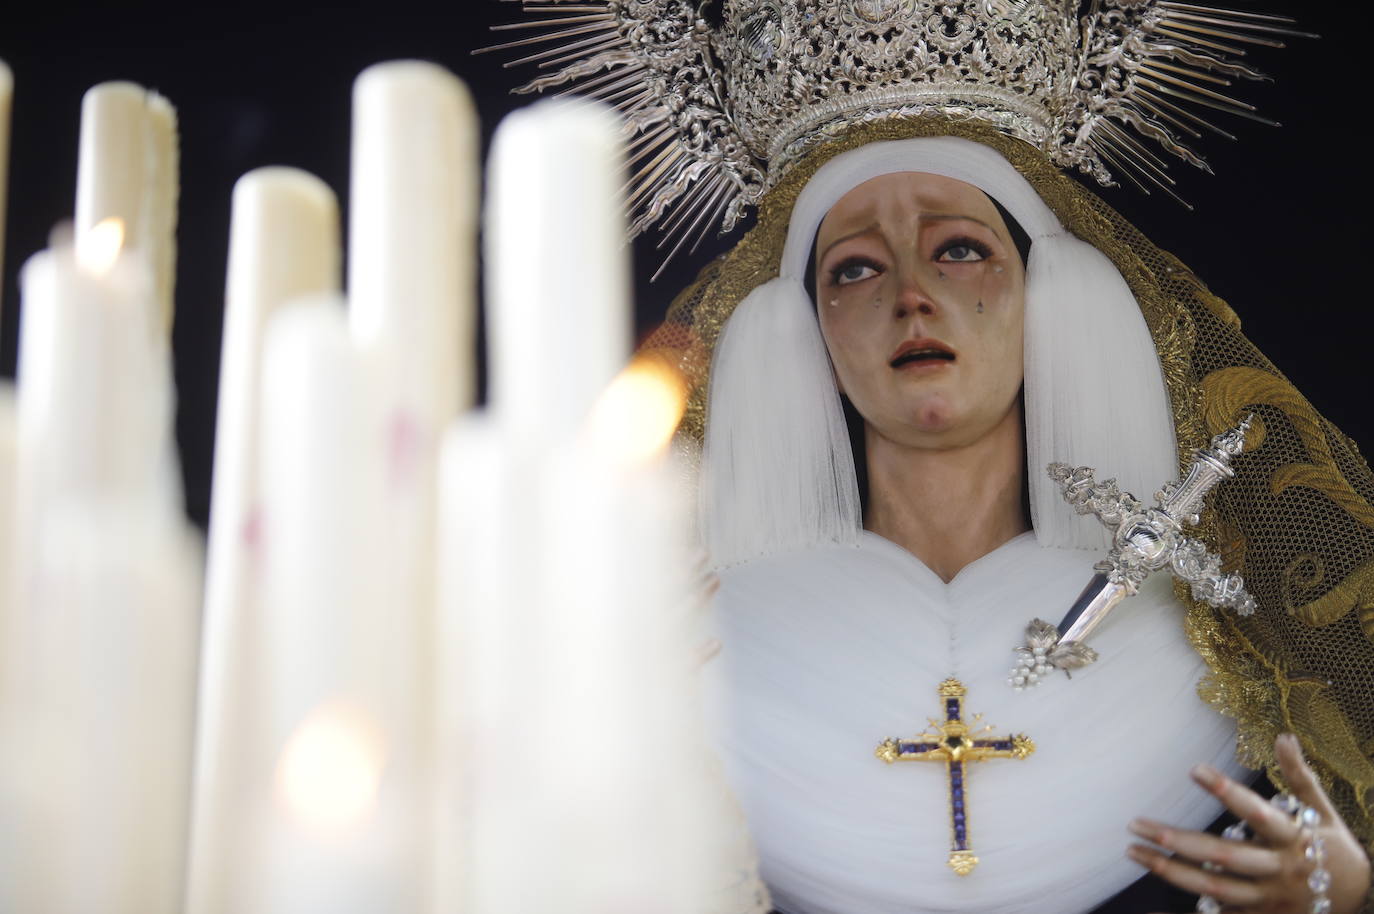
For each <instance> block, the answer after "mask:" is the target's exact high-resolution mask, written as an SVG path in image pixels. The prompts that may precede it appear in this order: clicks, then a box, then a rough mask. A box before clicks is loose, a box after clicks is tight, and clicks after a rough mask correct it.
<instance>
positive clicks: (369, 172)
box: [348, 61, 480, 428]
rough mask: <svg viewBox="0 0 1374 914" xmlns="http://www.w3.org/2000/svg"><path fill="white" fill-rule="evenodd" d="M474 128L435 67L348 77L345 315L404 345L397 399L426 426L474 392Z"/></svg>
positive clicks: (367, 337)
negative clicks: (349, 158)
mask: <svg viewBox="0 0 1374 914" xmlns="http://www.w3.org/2000/svg"><path fill="white" fill-rule="evenodd" d="M479 139H480V135H479V132H478V126H477V115H476V111H475V109H474V107H473V103H472V98H471V96H470V95H469V94H468V91H467V89H466V88H465V87H464V86H463V84H462V83H461V82H460V81H459V80H458V79H457V78H456V77H455V76H454V75H453V74H452V73H449V72H448V71H447V70H445V69H443V68H441V67H438V66H435V65H434V64H429V63H422V62H419V61H398V62H393V63H384V64H377V65H376V66H373V67H369V68H368V69H367V70H364V71H363V73H362V75H360V76H359V77H358V80H357V82H356V83H355V84H354V88H353V168H352V182H351V195H350V200H349V203H350V219H349V258H348V296H349V318H350V323H351V326H352V328H353V332H354V335H355V337H356V338H357V339H358V340H359V341H360V342H362V343H363V344H364V345H366V346H369V347H371V346H384V347H390V348H392V349H394V350H396V351H397V352H398V353H399V356H398V358H397V363H396V364H395V366H394V370H395V372H396V377H395V381H394V383H395V384H396V385H397V387H398V388H399V395H400V399H401V402H402V403H403V404H404V405H405V406H406V408H408V409H410V410H412V411H414V412H416V413H417V414H418V415H417V417H416V418H417V420H419V421H420V422H421V423H422V424H423V425H426V426H428V427H430V428H438V427H442V426H444V425H445V424H447V423H448V422H449V421H450V420H452V419H453V417H454V416H456V415H457V414H458V412H459V410H461V409H464V408H466V407H467V406H468V405H470V404H471V402H472V396H473V387H474V370H473V364H474V358H473V355H474V349H473V344H474V335H473V334H474V328H475V312H474V308H475V304H474V294H473V283H474V277H475V275H476V259H475V253H476V252H475V249H474V245H475V243H476V238H477V197H478V193H479V187H480V179H479V175H478V169H477V149H478V144H479Z"/></svg>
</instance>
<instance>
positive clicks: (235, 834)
mask: <svg viewBox="0 0 1374 914" xmlns="http://www.w3.org/2000/svg"><path fill="white" fill-rule="evenodd" d="M339 267H340V249H339V215H338V204H337V203H336V201H335V199H334V194H333V192H332V191H331V190H330V189H329V187H328V186H327V185H326V184H325V183H324V182H323V181H321V180H319V179H318V178H316V177H314V176H313V175H310V174H307V173H306V172H303V171H298V170H296V169H291V168H261V169H258V170H256V171H252V172H249V173H248V174H247V175H244V176H243V177H242V178H240V179H239V181H238V183H237V184H236V185H235V187H234V196H233V213H232V217H231V222H230V232H229V270H228V282H227V287H226V292H225V308H224V344H223V354H222V356H221V360H220V384H219V410H218V413H217V419H216V423H217V429H216V433H215V469H214V483H213V490H212V500H211V505H210V537H209V554H208V564H207V567H206V586H205V615H204V629H203V639H202V643H203V649H202V657H203V661H202V669H201V688H200V695H199V700H200V713H199V715H198V725H199V732H198V739H197V751H196V779H195V784H196V793H195V796H196V802H195V806H194V811H193V818H192V833H191V871H190V876H189V880H190V883H189V890H188V909H189V911H191V912H192V914H211V912H216V911H227V909H226V908H225V907H224V904H225V898H226V895H225V884H226V880H229V881H232V879H233V877H232V875H231V872H232V870H233V868H234V866H235V862H236V861H238V860H241V859H243V858H244V856H245V853H244V852H245V847H244V846H243V842H244V841H245V840H247V838H248V836H247V835H246V834H245V833H244V828H245V825H246V822H245V818H244V816H243V811H244V810H245V809H246V808H248V807H249V805H250V803H249V794H250V792H251V790H252V781H251V779H250V778H248V777H247V775H248V774H249V772H251V771H253V770H254V768H255V763H254V762H253V761H251V759H252V758H253V757H254V753H261V752H265V751H267V747H266V746H264V745H263V743H262V740H261V737H260V734H258V733H257V732H256V726H257V725H258V724H260V721H255V719H254V717H253V714H252V711H253V709H254V707H255V706H256V705H257V704H258V698H256V697H255V693H254V691H253V690H254V688H255V685H256V683H257V677H258V676H259V675H260V674H261V673H262V667H261V662H260V658H259V657H257V656H256V655H255V654H254V653H253V648H254V646H255V645H257V644H258V643H260V641H259V633H260V631H261V629H262V627H263V625H264V624H265V621H264V620H263V618H262V603H261V594H260V592H259V578H260V575H261V572H262V565H261V559H262V552H261V545H262V543H261V532H262V531H261V529H260V521H261V518H260V516H259V513H258V512H259V508H260V497H259V488H258V482H259V470H258V465H257V458H258V425H259V418H258V407H259V402H260V391H259V389H258V378H259V372H260V368H261V364H260V363H261V350H262V337H263V328H264V327H265V325H266V323H267V321H268V320H269V318H270V317H271V316H272V315H273V314H274V313H276V311H277V310H279V308H280V307H281V306H282V305H283V304H284V303H285V302H286V301H287V300H289V299H291V298H294V297H297V296H300V295H305V294H310V293H328V292H337V291H338V288H339ZM257 767H260V766H257Z"/></svg>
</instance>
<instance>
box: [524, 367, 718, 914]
mask: <svg viewBox="0 0 1374 914" xmlns="http://www.w3.org/2000/svg"><path fill="white" fill-rule="evenodd" d="M684 394H685V390H684V386H683V384H682V382H681V379H680V378H679V377H678V376H677V375H676V374H675V373H674V372H673V371H672V370H671V369H670V368H668V367H667V366H666V365H663V364H661V363H657V362H654V361H652V360H636V361H635V362H634V363H632V364H631V365H630V366H629V367H628V368H627V369H626V370H625V371H624V372H623V373H622V374H621V375H619V376H618V377H617V378H616V379H615V381H614V382H613V383H611V384H610V385H609V386H608V387H607V388H606V390H605V391H604V392H603V394H602V395H601V396H600V397H599V398H598V400H597V401H596V403H595V404H594V406H593V409H592V410H591V414H590V417H589V421H588V423H587V424H586V426H585V427H584V430H583V435H582V436H581V437H580V439H579V440H578V441H577V442H576V443H575V444H572V445H569V446H566V447H565V448H564V449H563V450H562V453H561V454H560V455H559V459H558V460H557V461H556V462H553V463H552V464H551V466H550V469H549V473H548V475H547V476H546V477H545V487H544V489H543V497H544V498H545V499H546V502H547V504H548V514H547V518H546V521H545V524H544V526H543V528H542V529H541V531H540V538H541V540H542V547H543V548H542V549H541V550H540V554H542V555H543V556H545V557H546V562H547V565H546V566H545V569H544V573H543V575H542V580H543V582H544V588H543V590H542V593H541V594H540V599H539V604H540V605H542V606H545V607H548V612H547V614H546V616H545V621H544V633H543V643H542V645H541V647H542V650H540V652H539V657H540V661H541V662H540V664H539V668H538V669H537V670H536V671H534V675H535V676H536V677H537V680H538V682H539V685H540V687H541V692H542V695H543V699H542V700H541V701H539V702H537V708H538V710H537V712H536V715H535V720H536V721H537V726H536V727H535V732H538V733H539V734H540V738H541V739H542V740H546V741H547V742H548V743H549V744H550V745H556V746H558V747H559V752H558V761H557V765H556V766H554V765H543V766H540V768H539V770H538V771H537V772H536V774H535V776H534V777H533V778H532V779H531V780H532V784H533V786H532V788H531V790H530V799H531V801H532V803H533V804H534V805H535V807H536V808H538V809H539V810H540V813H539V814H540V817H541V820H542V821H543V823H544V827H543V828H541V829H540V834H539V835H538V836H537V837H535V838H533V839H531V844H532V847H531V848H530V853H531V855H532V856H537V857H538V859H541V860H543V861H547V863H546V867H547V869H546V870H545V871H544V878H543V879H541V880H539V881H538V882H537V883H531V884H530V890H531V894H532V897H527V898H526V899H524V900H525V901H526V903H527V904H528V905H529V908H528V909H529V910H539V911H552V910H558V911H561V912H585V914H593V912H603V911H625V912H629V911H639V910H647V909H650V908H652V909H654V910H658V911H664V912H674V914H699V912H702V911H706V910H709V906H708V904H707V903H706V900H705V899H706V895H705V894H704V893H705V892H707V891H708V889H709V888H710V886H711V880H710V877H711V876H712V875H717V876H718V874H712V873H710V872H709V869H708V866H707V858H706V856H705V854H706V851H707V849H708V848H707V845H706V841H705V838H706V836H708V835H710V834H713V832H710V831H708V830H707V825H708V817H707V815H706V814H707V813H708V812H709V811H710V807H709V806H708V805H707V804H705V803H703V799H704V798H706V797H707V796H709V794H708V785H707V784H706V782H705V778H706V772H707V770H708V766H707V764H706V762H707V755H706V751H705V745H704V741H703V734H702V727H701V720H700V714H699V711H698V708H697V706H696V704H695V699H696V695H695V691H694V682H693V677H694V669H695V662H696V659H697V658H696V656H695V653H696V650H697V649H698V647H699V644H700V642H699V639H698V638H695V637H692V626H691V621H692V620H691V619H690V618H689V608H690V606H691V602H692V601H691V599H690V597H691V594H690V592H689V590H688V575H689V570H690V565H691V562H690V559H689V556H688V550H687V534H688V529H689V527H688V520H687V519H688V512H687V510H686V508H687V506H686V504H685V502H684V501H683V500H682V499H681V498H680V497H679V496H680V494H681V493H680V491H678V490H677V489H676V488H675V486H674V485H673V483H672V480H671V476H670V473H669V470H668V467H667V465H666V463H665V455H666V451H667V446H668V443H669V441H670V439H671V437H672V433H673V430H674V429H675V427H676V425H677V422H678V420H679V419H680V418H681V415H682V409H683V404H684V402H685V398H684ZM573 784H575V785H577V786H576V788H575V789H569V785H573ZM646 834H650V835H652V836H653V840H652V841H645V840H644V838H643V836H644V835H646ZM560 848H561V849H562V850H559V849H560Z"/></svg>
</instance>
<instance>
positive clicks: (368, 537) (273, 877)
mask: <svg viewBox="0 0 1374 914" xmlns="http://www.w3.org/2000/svg"><path fill="white" fill-rule="evenodd" d="M263 346H264V348H263V376H262V386H261V397H262V405H261V428H260V449H259V453H260V457H259V473H260V477H261V491H262V505H263V508H262V534H261V535H262V537H263V548H264V555H263V601H264V602H263V613H262V618H263V620H264V625H263V628H262V631H261V639H260V641H259V642H258V645H257V650H256V652H255V654H254V657H255V659H256V660H257V662H258V664H259V666H258V675H259V676H260V678H261V690H260V691H259V693H258V694H259V696H260V699H261V701H262V704H263V713H264V722H265V738H266V741H267V745H268V746H270V747H271V751H270V753H269V755H268V764H267V765H266V766H265V767H264V768H262V769H260V770H255V771H254V772H252V773H251V776H252V777H253V778H255V779H256V780H257V782H258V784H259V786H260V790H259V791H258V793H257V797H256V799H255V800H254V806H253V808H252V809H250V810H249V814H250V815H252V816H253V817H254V818H255V820H256V821H257V822H258V823H260V825H261V827H262V828H263V829H265V831H264V832H263V833H261V834H259V835H257V836H256V837H255V839H254V845H255V846H258V847H261V848H263V849H264V853H265V858H260V859H259V860H258V861H257V865H256V867H255V870H256V872H255V873H253V874H252V878H250V879H247V880H245V881H244V882H242V883H240V884H239V885H238V886H236V887H235V891H236V892H246V893H247V894H246V895H234V897H231V898H230V899H229V900H228V901H227V902H226V906H227V909H228V910H234V911H238V910H252V911H254V912H272V911H280V912H282V914H286V912H288V911H289V912H290V914H308V912H313V911H316V910H320V911H323V910H332V911H338V912H348V911H378V910H395V911H412V910H416V909H417V901H418V898H419V896H420V887H419V886H417V885H416V884H415V880H414V879H413V878H410V873H411V871H412V870H413V867H414V861H413V858H412V855H413V853H414V847H413V843H412V842H408V841H406V840H405V839H406V837H407V834H406V833H407V829H408V827H409V824H408V822H407V821H406V820H407V815H406V813H407V811H408V810H410V809H412V808H413V805H414V804H415V803H416V800H415V798H414V797H413V796H411V795H410V793H409V791H410V790H411V789H412V788H413V782H412V781H411V780H410V779H409V775H410V772H409V771H407V770H405V769H404V767H403V766H400V765H398V764H397V758H398V755H399V754H400V753H401V752H402V751H403V750H404V746H400V748H398V743H399V740H398V738H397V732H398V730H402V729H403V728H402V727H398V726H397V725H396V724H395V721H398V720H402V721H403V720H404V719H405V709H404V708H397V707H395V706H394V700H395V695H396V687H395V684H394V677H395V674H396V670H397V665H398V663H399V661H398V658H405V657H407V656H408V654H407V651H408V650H409V649H410V645H409V634H410V633H409V630H408V628H407V627H406V626H397V625H394V624H393V615H394V614H395V613H396V612H397V609H396V607H395V606H394V604H393V602H392V600H391V595H390V593H389V592H388V590H387V586H386V585H387V576H386V574H385V571H386V566H385V563H383V562H379V561H378V560H377V556H378V554H379V552H380V549H381V543H382V541H383V540H384V539H385V537H386V536H388V535H389V531H387V530H386V529H385V527H384V526H383V524H382V519H383V518H384V517H385V514H384V504H385V497H386V475H385V472H384V469H385V463H384V461H385V453H386V450H385V447H384V446H383V444H382V434H381V425H382V423H381V409H380V407H381V399H382V398H381V392H382V390H383V389H384V388H383V386H382V385H381V383H380V378H379V374H380V368H381V363H380V362H378V361H377V360H375V359H370V358H368V357H367V356H366V355H365V354H364V353H362V352H361V351H360V349H359V347H358V346H357V344H356V343H355V342H354V341H353V339H352V338H351V336H350V334H349V331H348V328H347V324H346V319H345V316H344V311H343V304H342V302H340V301H338V300H337V299H325V300H319V301H314V302H307V303H301V304H291V305H288V306H287V307H285V308H283V309H282V310H281V311H280V312H279V313H277V314H276V315H274V316H273V318H272V319H271V321H270V322H269V324H268V328H267V331H266V337H265V339H264V344H263ZM334 702H344V703H345V704H347V705H348V706H350V707H357V708H361V709H363V713H364V714H365V715H366V718H367V719H368V720H369V721H371V722H372V724H371V725H372V726H375V727H376V728H377V731H378V734H379V735H378V737H377V739H378V740H380V741H381V743H382V744H383V745H385V747H386V759H387V761H386V765H385V768H384V769H383V770H382V771H381V772H380V774H379V783H378V787H377V796H376V800H375V808H373V809H371V811H370V812H369V814H368V815H367V816H366V817H365V821H363V822H360V823H357V824H358V830H357V831H356V832H350V833H349V834H347V835H343V836H331V837H330V843H328V844H321V843H319V841H318V840H317V838H318V837H319V836H317V835H314V834H313V833H312V832H311V831H310V830H309V829H303V828H302V827H301V823H300V822H299V821H298V820H297V819H296V818H294V817H293V814H292V810H291V808H287V807H283V806H282V804H281V803H280V802H278V798H277V792H276V791H275V790H274V789H273V788H272V785H273V784H274V783H275V781H276V778H277V769H278V764H279V763H280V760H281V758H282V755H283V753H285V752H286V751H287V749H288V747H289V745H290V744H291V742H292V740H293V739H294V737H295V735H296V734H297V733H298V732H299V731H300V729H301V728H302V727H303V726H305V725H306V724H307V723H308V722H309V720H310V718H311V715H312V714H314V713H315V712H317V710H318V709H319V708H321V707H323V706H328V705H330V704H331V703H334ZM336 839H337V840H336ZM300 854H307V855H308V856H309V857H310V858H311V860H313V861H314V862H312V863H311V864H310V865H309V866H306V867H303V868H297V867H294V866H292V865H291V864H292V859H293V858H294V857H296V856H297V855H300ZM360 860H365V861H366V865H362V864H361V863H360V862H359V861H360ZM321 873H328V874H329V875H330V879H331V880H332V881H333V886H334V891H332V892H331V894H330V895H329V898H333V899H336V900H337V899H353V900H352V901H348V902H347V904H346V905H344V906H342V907H334V908H326V907H318V906H311V907H304V908H301V907H293V905H299V904H304V902H303V901H302V899H309V898H317V897H323V896H315V895H313V894H311V890H310V888H309V886H308V885H307V883H309V882H311V881H312V880H314V879H318V878H322V877H321V876H320V874H321ZM326 900H327V899H326ZM325 903H326V901H325V900H322V901H319V905H324V904H325ZM341 903H342V902H341ZM312 904H313V903H312Z"/></svg>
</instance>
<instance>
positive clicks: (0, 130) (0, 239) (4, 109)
mask: <svg viewBox="0 0 1374 914" xmlns="http://www.w3.org/2000/svg"><path fill="white" fill-rule="evenodd" d="M13 100H14V76H13V75H11V74H10V68H9V67H7V66H6V65H5V62H4V61H3V60H0V314H3V313H4V304H5V282H4V279H5V212H6V210H5V206H6V203H5V191H6V190H7V189H8V187H9V165H10V106H11V104H12V103H13Z"/></svg>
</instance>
